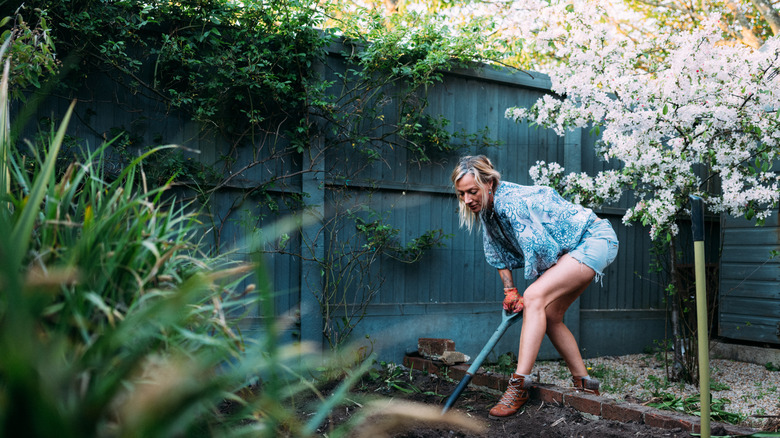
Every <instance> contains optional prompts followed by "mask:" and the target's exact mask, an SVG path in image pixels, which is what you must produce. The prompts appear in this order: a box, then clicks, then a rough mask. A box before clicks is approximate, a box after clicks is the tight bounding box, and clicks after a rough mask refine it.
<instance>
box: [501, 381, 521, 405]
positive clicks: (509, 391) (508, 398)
mask: <svg viewBox="0 0 780 438" xmlns="http://www.w3.org/2000/svg"><path fill="white" fill-rule="evenodd" d="M520 382H521V381H520V380H519V379H517V380H515V379H512V380H510V381H509V385H508V386H507V388H506V392H504V395H502V396H501V400H499V401H498V404H500V405H504V406H506V407H508V408H511V407H512V405H513V404H514V403H515V399H518V398H521V397H523V396H524V394H525V390H523V389H522V383H520ZM513 383H514V384H515V385H513Z"/></svg>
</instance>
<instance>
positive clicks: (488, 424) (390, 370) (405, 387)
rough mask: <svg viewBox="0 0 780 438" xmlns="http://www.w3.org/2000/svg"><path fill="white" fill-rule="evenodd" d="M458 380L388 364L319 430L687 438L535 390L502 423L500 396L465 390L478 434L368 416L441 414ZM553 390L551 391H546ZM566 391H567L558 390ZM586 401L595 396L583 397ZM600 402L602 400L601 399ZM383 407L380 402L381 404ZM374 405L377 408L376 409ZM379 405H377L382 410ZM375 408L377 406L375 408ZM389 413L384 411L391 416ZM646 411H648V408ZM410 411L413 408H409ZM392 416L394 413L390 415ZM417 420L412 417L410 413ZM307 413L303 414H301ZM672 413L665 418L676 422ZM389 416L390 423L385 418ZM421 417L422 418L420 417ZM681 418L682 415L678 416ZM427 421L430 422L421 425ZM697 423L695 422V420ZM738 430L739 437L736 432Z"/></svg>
mask: <svg viewBox="0 0 780 438" xmlns="http://www.w3.org/2000/svg"><path fill="white" fill-rule="evenodd" d="M457 383H458V382H457V380H454V379H451V378H446V377H440V376H438V375H436V374H433V373H430V372H425V371H421V370H418V369H409V368H407V367H403V366H396V365H388V366H385V367H383V368H382V369H381V370H380V371H379V372H375V373H372V375H370V376H366V377H365V378H363V379H362V380H361V382H360V383H359V384H358V385H357V386H356V387H355V389H354V392H353V397H350V398H349V399H348V403H347V404H346V405H344V406H341V407H339V408H337V409H336V410H334V411H333V413H332V415H331V417H330V418H329V419H328V420H327V421H326V422H325V423H324V424H323V426H322V427H321V428H320V430H319V431H318V432H319V433H320V434H322V435H325V434H328V435H329V432H330V431H331V430H333V428H335V427H336V426H338V425H343V424H345V423H346V422H348V421H356V418H360V417H361V416H368V417H369V419H368V420H367V421H362V422H357V423H356V426H355V428H354V429H353V433H352V435H353V436H355V437H362V436H369V434H370V435H371V436H378V435H377V431H378V430H382V431H385V432H386V434H385V435H384V436H397V437H409V438H411V437H442V436H445V437H488V438H490V437H574V436H576V437H637V436H642V437H651V438H652V437H673V438H674V437H690V436H691V432H690V430H686V429H685V427H681V426H680V424H685V423H673V422H669V421H667V420H664V418H667V417H663V416H661V417H659V420H658V421H660V423H657V424H661V425H663V426H665V427H654V426H651V425H649V424H646V423H644V422H643V421H642V420H639V421H637V420H636V419H629V418H624V420H623V421H620V420H615V419H606V418H603V417H601V416H598V415H593V414H589V413H587V412H582V411H581V410H578V409H576V408H575V407H574V406H572V405H568V404H567V403H563V402H560V401H557V400H548V401H545V400H543V399H542V398H540V397H539V391H538V390H536V391H535V395H533V396H532V398H531V400H530V401H529V403H528V404H527V405H526V406H525V408H524V409H523V410H522V411H521V412H519V413H518V414H516V415H514V416H512V417H509V418H506V419H501V420H494V419H490V418H488V415H487V413H488V411H489V410H490V408H491V407H492V406H493V405H494V404H495V403H496V400H497V399H498V397H499V392H498V391H495V390H490V389H484V388H481V387H480V388H477V387H474V386H470V387H468V388H467V389H466V390H465V391H464V392H463V394H462V395H461V396H460V397H459V399H458V401H457V403H456V405H455V408H454V410H455V411H456V412H458V413H460V414H462V415H463V416H465V418H466V419H467V421H468V422H472V423H473V424H474V425H481V426H482V427H483V431H482V432H474V431H464V430H461V429H459V428H456V427H452V426H449V425H441V424H439V425H436V424H433V425H431V424H429V423H430V422H435V421H436V420H437V418H436V415H434V414H431V413H430V412H428V413H427V414H425V413H423V412H422V409H418V410H417V412H413V414H411V415H410V414H401V415H398V414H397V413H396V414H393V415H388V416H383V415H381V413H382V408H379V409H378V413H373V414H372V413H369V412H368V411H369V409H366V406H368V405H370V404H371V400H372V399H379V398H381V399H383V400H390V401H391V402H394V403H399V402H400V403H404V402H417V403H422V404H424V405H427V406H429V407H434V408H435V409H432V410H431V412H434V411H435V412H440V410H441V407H442V405H443V404H444V402H445V401H446V399H447V398H448V397H449V395H450V394H452V391H453V390H454V389H455V386H456V385H457ZM550 388H552V389H553V390H554V389H555V387H550ZM558 389H559V390H560V391H563V392H566V391H567V390H566V389H560V388H558ZM582 397H584V398H586V399H587V398H588V397H593V396H588V395H582ZM601 398H603V397H601ZM383 403H384V402H383ZM374 406H376V405H374ZM380 406H381V405H380ZM375 409H376V407H375ZM389 409H390V408H388V411H389ZM647 409H648V410H649V408H647ZM412 411H414V408H412ZM394 412H396V411H394ZM415 413H416V414H419V415H414V414H415ZM303 414H305V413H303ZM674 415H675V414H673V413H670V414H669V417H668V418H674ZM388 417H392V418H388ZM421 417H422V418H421ZM680 417H681V418H682V417H683V416H680ZM425 419H427V420H428V421H424V420H425ZM693 421H695V420H693ZM735 431H738V432H735ZM749 432H750V430H748V429H742V430H741V431H740V430H739V428H736V427H729V428H728V429H727V428H726V427H725V426H724V425H721V424H714V425H713V428H712V435H713V436H726V435H734V434H736V433H749Z"/></svg>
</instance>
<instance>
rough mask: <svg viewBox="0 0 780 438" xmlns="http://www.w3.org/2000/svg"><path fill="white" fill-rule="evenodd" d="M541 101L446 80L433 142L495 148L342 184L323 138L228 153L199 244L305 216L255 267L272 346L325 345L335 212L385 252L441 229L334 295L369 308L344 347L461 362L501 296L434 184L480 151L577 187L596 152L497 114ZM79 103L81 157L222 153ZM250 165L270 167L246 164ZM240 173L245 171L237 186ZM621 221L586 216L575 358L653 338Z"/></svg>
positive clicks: (505, 86)
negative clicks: (86, 149) (457, 136)
mask: <svg viewBox="0 0 780 438" xmlns="http://www.w3.org/2000/svg"><path fill="white" fill-rule="evenodd" d="M340 51H341V50H340V48H339V47H334V49H333V50H332V51H331V52H330V55H329V56H328V57H327V61H326V62H324V63H323V64H322V65H319V66H317V67H316V68H317V69H318V71H319V73H320V74H321V75H322V77H323V79H324V80H333V81H335V82H336V83H338V82H339V80H340V78H341V77H340V76H339V73H343V72H345V71H346V69H347V66H346V64H345V62H346V61H345V59H344V57H343V56H341V55H340ZM352 67H354V66H352ZM549 89H550V82H549V79H548V78H547V77H546V76H544V75H542V74H536V73H531V74H529V73H526V72H518V71H511V70H503V69H494V68H492V67H486V66H476V67H475V68H473V69H468V70H456V71H451V72H447V73H446V74H445V76H444V80H443V81H442V82H440V83H436V84H435V85H433V86H431V87H429V88H428V89H427V91H426V93H425V95H423V96H420V97H421V98H424V99H427V101H428V107H427V109H426V113H427V114H429V115H431V116H433V117H436V118H438V117H443V118H445V119H447V120H449V121H450V125H449V127H448V128H447V129H449V130H450V131H451V132H456V131H461V130H462V131H464V132H468V133H474V132H478V131H482V130H485V129H487V131H485V132H486V133H487V135H488V136H489V137H490V138H493V139H495V140H499V141H500V142H501V143H502V145H501V146H499V147H482V146H479V145H469V146H467V147H465V148H464V149H463V150H460V151H458V152H439V153H436V154H435V155H434V156H433V157H432V158H433V159H432V161H431V162H418V161H415V160H414V159H413V156H412V154H411V152H410V151H409V150H407V149H405V148H392V149H391V148H385V149H383V150H382V157H381V158H382V159H381V160H380V161H376V162H374V163H369V165H368V167H367V168H366V170H364V171H361V172H359V173H357V174H355V177H354V178H350V179H345V178H338V177H334V175H341V174H347V172H346V171H344V172H342V171H341V170H342V169H347V168H348V167H350V166H353V165H355V162H357V161H360V160H361V158H360V148H361V147H362V145H360V144H356V145H351V144H349V145H343V146H341V147H340V148H336V149H325V148H324V144H326V143H327V141H328V140H329V138H328V137H327V135H328V134H326V132H327V130H326V129H325V130H323V131H322V133H321V134H318V135H315V136H313V137H312V139H311V144H310V145H309V146H310V147H309V148H308V149H306V150H304V151H303V153H298V152H294V151H291V150H290V149H289V148H288V145H287V144H286V143H285V142H284V141H277V140H278V139H275V138H272V137H266V138H263V139H256V142H257V143H256V144H255V146H256V147H249V148H244V149H242V152H239V154H238V156H237V159H236V161H235V162H233V163H232V164H231V167H230V168H228V169H226V170H224V171H225V172H232V171H236V172H237V176H236V177H235V178H232V179H231V180H230V183H229V184H225V185H224V186H223V187H221V188H220V189H219V190H217V191H215V192H214V193H213V194H212V195H211V197H210V198H209V202H208V204H207V205H206V206H205V208H206V209H205V211H204V217H207V218H209V219H210V223H211V225H212V228H211V229H208V230H206V232H205V233H204V237H205V240H204V242H210V243H209V244H210V245H213V246H214V248H215V249H218V250H220V251H223V252H224V251H228V250H230V251H233V256H234V257H239V258H241V257H248V250H247V249H246V248H245V246H243V244H244V243H245V242H246V241H247V238H248V237H249V236H252V235H253V234H255V233H256V232H257V231H258V230H263V231H265V232H267V233H270V231H269V230H270V229H271V225H270V224H272V223H276V222H277V221H278V220H279V219H280V218H284V217H285V216H286V215H287V214H288V213H291V212H293V211H303V212H305V214H304V216H305V217H307V218H309V221H307V222H306V223H305V225H304V227H303V229H302V230H301V232H300V233H296V232H292V233H288V236H289V240H287V241H286V246H285V250H284V251H283V252H278V251H277V252H275V253H269V254H267V257H266V267H267V269H268V271H269V273H270V274H271V276H272V278H273V282H274V290H275V292H276V296H275V304H276V307H277V311H278V313H279V314H289V315H292V316H293V320H294V323H293V325H291V326H290V327H289V328H288V330H286V331H285V332H284V337H285V339H286V340H294V339H304V340H309V341H313V342H315V343H317V344H320V345H323V346H325V344H326V343H325V339H324V338H323V330H325V329H327V328H328V327H326V325H328V324H331V323H332V322H333V321H338V317H337V316H336V317H332V318H331V319H330V320H329V319H325V318H323V316H322V312H321V308H320V303H319V301H318V300H317V297H319V296H321V295H322V293H323V290H324V288H325V287H326V285H325V284H324V283H325V276H324V272H323V265H322V263H321V262H318V260H320V261H321V260H323V259H325V258H327V257H329V256H333V254H334V252H335V251H338V248H339V245H342V244H343V243H344V242H347V241H349V239H350V238H353V237H354V234H355V232H356V231H355V227H354V221H353V222H352V223H349V222H347V223H342V224H341V225H339V226H336V225H334V224H332V223H331V222H330V220H331V219H332V218H334V217H335V216H337V215H338V214H339V213H343V212H344V211H346V209H352V210H353V211H356V212H358V213H356V215H355V217H358V218H364V219H366V218H369V217H370V214H371V213H373V214H375V215H378V216H379V217H382V218H383V221H384V222H385V223H387V224H389V225H390V226H392V227H393V228H395V229H397V230H399V233H398V235H397V236H396V238H397V240H398V241H399V242H400V243H401V244H406V243H408V242H410V241H411V240H412V239H414V238H415V237H417V236H419V235H421V234H422V233H424V232H425V231H427V230H432V229H441V230H442V231H443V233H445V234H447V235H450V236H451V237H450V238H447V239H445V241H444V246H443V247H440V248H434V249H432V250H430V251H428V252H427V253H425V254H424V255H423V257H422V258H421V260H419V261H417V262H416V263H412V264H407V263H403V262H399V261H397V260H394V259H393V258H390V257H382V258H380V259H378V260H376V261H375V262H374V263H372V264H370V266H369V267H368V268H367V272H368V273H369V274H370V275H369V276H363V277H361V275H363V274H366V272H354V273H353V275H352V280H354V281H357V282H358V283H356V284H352V285H350V286H348V287H346V289H348V290H347V294H346V295H347V297H348V298H349V299H353V300H355V299H356V300H357V301H355V302H351V303H350V304H349V305H347V306H346V307H344V308H340V309H336V310H338V311H341V312H343V311H345V309H346V310H347V311H349V310H352V311H358V312H360V311H361V307H360V302H361V294H363V293H370V294H372V295H373V298H372V300H371V302H370V303H369V304H368V306H366V307H365V308H364V309H363V310H364V311H365V317H364V318H363V320H362V321H360V322H359V323H358V324H357V325H356V326H355V327H354V329H353V331H352V333H351V339H352V340H354V341H356V342H359V343H363V344H366V345H367V346H368V347H369V348H370V349H373V350H374V351H375V352H377V353H378V354H379V357H380V359H382V360H387V361H400V360H401V357H402V355H403V353H405V352H407V351H410V350H415V349H416V343H417V339H418V338H420V337H444V338H451V339H453V340H455V342H456V346H457V349H458V350H460V351H462V352H464V353H466V354H471V355H472V356H473V355H475V354H476V353H477V352H478V351H479V350H480V349H481V346H482V345H483V344H484V343H485V342H486V341H487V339H488V337H489V336H490V335H491V334H492V332H493V331H494V330H495V327H496V326H497V324H498V322H499V320H500V309H501V300H502V298H503V295H502V289H501V284H500V282H499V278H498V275H497V273H496V272H495V270H494V269H492V268H490V267H489V266H488V265H487V263H486V262H485V260H484V256H483V252H482V243H481V242H482V241H481V236H480V234H479V232H473V233H469V232H468V231H466V230H463V229H459V227H458V223H457V215H456V209H457V204H456V199H455V196H454V194H453V190H452V188H451V185H450V182H449V174H450V172H451V170H452V167H453V164H454V163H455V162H456V161H457V159H458V157H459V156H460V155H461V154H466V153H485V154H487V155H488V156H490V157H491V158H492V159H493V160H494V162H495V163H496V164H497V167H498V170H499V171H500V172H501V173H502V175H503V179H504V180H507V181H513V182H517V183H520V184H530V183H531V181H530V178H529V176H528V169H529V167H530V166H532V165H533V164H534V163H535V162H536V161H539V160H543V161H547V162H552V161H554V162H558V163H560V164H561V165H563V166H564V167H565V168H566V171H567V172H569V171H574V172H587V173H589V174H593V173H594V172H597V171H598V170H600V169H603V168H606V167H607V166H610V165H611V164H610V163H604V162H602V161H600V160H599V159H598V158H597V157H596V155H595V152H594V144H595V141H596V139H595V138H593V137H592V136H591V135H590V134H589V133H588V132H587V131H582V130H578V131H574V132H571V133H568V134H567V135H566V136H565V137H558V136H557V135H556V134H555V133H553V132H552V131H551V130H547V129H541V128H535V127H530V126H528V125H527V124H516V123H514V122H512V121H510V120H507V119H505V118H504V111H505V109H506V108H508V107H510V106H515V105H517V106H529V105H532V104H533V103H534V101H535V100H536V99H537V98H539V97H540V96H542V95H543V94H545V93H549ZM392 96H393V94H392V90H388V93H387V96H386V99H385V100H384V101H383V102H381V105H382V114H383V117H384V118H385V119H386V121H387V123H390V124H392V123H396V122H397V118H398V114H399V108H398V102H396V101H393V99H392ZM79 99H80V103H79V104H78V105H77V107H76V113H77V117H76V118H75V120H74V122H73V123H72V124H71V127H70V135H72V136H73V137H74V138H77V139H83V140H84V141H86V142H87V143H89V144H91V145H95V144H97V143H99V142H101V141H103V140H104V139H106V138H109V137H110V136H111V132H113V131H116V130H123V131H127V132H129V133H130V134H131V135H132V138H134V139H136V140H135V141H137V142H139V143H141V144H147V145H148V144H159V143H176V144H181V145H183V146H185V147H187V148H188V149H189V150H194V151H199V153H197V154H195V153H185V154H184V156H183V159H184V160H194V161H197V162H202V163H206V164H214V163H217V162H218V161H219V160H220V155H221V151H222V150H224V148H225V147H227V145H226V142H225V140H224V139H220V138H217V137H215V136H213V135H210V134H208V133H207V132H205V131H204V130H203V129H201V128H202V127H200V126H197V125H196V124H195V123H193V122H192V121H190V120H189V119H188V118H187V117H186V116H185V115H181V114H177V113H171V112H169V111H168V109H167V108H165V106H164V105H163V104H162V103H161V102H159V101H156V100H154V99H153V98H151V97H149V96H143V95H138V94H130V93H127V92H125V91H124V90H123V89H122V88H121V87H120V86H118V85H117V84H116V83H115V82H113V81H109V80H107V79H105V78H103V77H102V76H100V75H99V74H95V75H94V76H93V77H90V78H89V79H88V80H86V81H85V83H84V86H83V89H81V90H80V91H79ZM66 104H67V102H66V101H65V100H62V99H57V98H51V99H49V100H48V101H47V103H46V105H44V106H42V107H41V108H39V109H38V111H37V114H38V115H39V117H49V116H51V117H54V118H55V119H56V117H57V115H58V114H62V113H63V112H64V106H65V105H66ZM379 104H380V103H377V105H379ZM394 118H395V119H394ZM324 128H327V126H325V127H324ZM112 130H113V131H112ZM259 145H262V146H263V147H262V148H261V147H259ZM264 148H265V149H264ZM269 148H272V149H273V154H271V153H269V151H268V150H269ZM258 156H264V157H273V159H269V160H258V158H257V157H258ZM247 163H255V164H253V165H252V166H251V167H250V168H248V169H244V170H243V171H240V172H239V170H240V169H242V168H244V167H245V165H246V164H247ZM363 164H364V163H363ZM613 164H614V163H613ZM274 175H277V176H278V175H288V177H286V178H284V179H283V183H280V184H279V185H277V186H275V187H273V188H270V189H268V190H264V191H257V190H256V189H257V187H258V186H260V185H262V183H263V182H264V181H267V180H268V178H269V176H274ZM223 176H224V175H223ZM291 200H294V201H295V202H292V201H291ZM626 202H627V201H626ZM301 207H303V208H302V209H301ZM625 208H626V203H625V202H623V203H621V204H618V205H613V206H608V207H604V208H602V209H601V210H599V211H597V214H598V215H599V216H601V217H603V218H606V219H609V220H610V222H611V223H612V224H613V226H614V227H615V229H616V231H617V234H618V238H619V240H620V251H619V254H618V258H617V260H616V261H615V262H614V263H613V264H612V265H611V266H610V267H609V268H608V270H607V272H606V275H605V277H604V279H603V285H599V284H593V285H592V286H590V287H589V288H588V290H587V291H586V292H585V293H584V294H583V296H582V298H581V299H579V300H578V301H577V302H576V303H575V304H574V305H573V306H572V307H571V309H570V311H569V312H568V313H567V315H566V322H567V323H568V325H569V327H570V328H571V330H572V332H573V333H574V335H575V337H576V338H577V339H578V340H579V342H580V345H581V347H582V349H583V352H584V355H585V356H586V357H594V356H598V355H616V354H627V353H638V352H642V351H643V350H645V349H647V348H650V347H653V346H654V343H655V341H657V340H661V339H663V338H664V337H665V334H666V333H665V332H666V324H665V318H666V316H665V310H664V309H665V301H664V293H663V289H664V285H663V284H661V283H660V280H659V276H658V275H657V274H656V273H654V272H652V271H651V270H650V268H649V267H650V265H651V262H652V260H653V256H652V254H651V242H650V240H649V237H648V230H647V229H645V228H643V227H639V226H630V227H627V226H624V225H623V224H622V223H621V218H622V216H623V214H624V212H625ZM708 231H709V234H708V236H707V239H708V240H707V247H708V257H709V258H710V260H715V258H714V257H715V256H716V255H717V249H718V241H719V223H718V222H717V221H716V222H709V226H708ZM277 248H278V245H277ZM289 253H296V254H298V255H299V256H292V255H289ZM515 277H516V279H517V280H521V281H518V282H519V286H521V287H522V286H523V281H522V273H521V272H516V273H515ZM250 281H251V280H250ZM361 286H365V288H363V289H361ZM366 291H368V292H366ZM240 326H241V327H242V329H243V333H244V335H245V336H247V337H250V338H251V337H253V336H255V335H256V334H257V333H258V331H259V330H260V327H262V324H261V323H260V320H259V316H258V312H257V310H256V309H247V312H246V313H245V314H243V315H242V316H241V321H240ZM519 331H520V325H516V326H515V327H513V328H512V329H510V332H509V333H508V334H507V335H505V336H504V338H503V339H502V340H501V342H500V343H499V345H498V346H497V347H496V350H494V352H495V353H497V354H501V353H504V352H506V351H516V343H517V340H518V339H519ZM553 357H556V353H555V351H554V349H553V348H552V346H551V345H550V344H549V343H548V342H547V341H545V344H544V345H543V348H542V351H541V353H540V358H553Z"/></svg>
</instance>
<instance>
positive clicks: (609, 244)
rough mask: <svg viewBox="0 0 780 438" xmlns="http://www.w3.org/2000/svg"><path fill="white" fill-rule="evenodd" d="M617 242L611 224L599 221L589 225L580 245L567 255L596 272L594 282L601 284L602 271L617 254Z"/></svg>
mask: <svg viewBox="0 0 780 438" xmlns="http://www.w3.org/2000/svg"><path fill="white" fill-rule="evenodd" d="M618 246H619V244H618V240H617V235H616V234H615V230H613V229H612V224H610V223H609V221H608V220H606V219H599V220H596V221H595V222H593V223H592V224H590V226H589V227H588V229H587V230H585V233H583V235H582V239H580V243H579V244H577V246H576V247H575V248H574V249H573V250H572V251H571V252H570V253H569V254H571V256H572V257H574V259H575V260H577V261H578V262H580V263H583V264H584V265H586V266H587V267H589V268H591V269H593V270H594V271H596V277H595V278H594V279H593V280H594V281H596V282H601V277H602V276H603V275H604V269H606V268H607V266H609V264H610V263H612V262H613V261H614V260H615V257H616V256H617V252H618Z"/></svg>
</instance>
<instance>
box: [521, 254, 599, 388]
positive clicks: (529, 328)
mask: <svg viewBox="0 0 780 438" xmlns="http://www.w3.org/2000/svg"><path fill="white" fill-rule="evenodd" d="M595 275H596V273H595V272H594V271H593V269H591V268H589V267H588V266H586V265H584V264H582V263H580V262H579V261H577V260H575V259H574V258H573V257H571V256H570V255H568V254H564V255H563V256H562V257H561V258H560V260H558V263H557V264H556V265H555V266H553V267H551V268H550V269H548V270H547V271H546V272H545V273H544V274H542V276H540V277H539V278H538V279H537V280H536V281H534V282H533V283H532V284H531V285H530V286H529V287H528V288H527V289H526V290H525V293H524V294H523V303H524V305H525V307H524V308H523V328H522V332H521V334H520V351H519V354H518V360H517V370H516V373H518V374H530V373H531V370H532V369H533V365H534V362H536V356H537V355H538V354H539V348H540V347H541V345H542V340H543V339H544V335H545V333H547V332H548V325H547V322H548V315H547V312H548V306H550V305H551V304H553V303H554V302H555V301H558V300H561V301H560V303H558V304H557V305H555V306H553V307H552V308H551V309H550V312H551V313H552V315H551V316H556V318H552V319H553V321H554V320H555V319H557V315H560V319H561V323H560V325H559V324H558V323H557V322H556V323H553V324H551V327H550V328H551V329H552V332H553V334H552V336H551V340H553V338H554V339H555V340H554V341H553V345H555V347H556V349H558V351H559V352H560V353H561V355H562V356H563V357H564V359H565V360H566V362H567V364H569V367H570V370H571V367H572V366H575V368H580V367H581V368H582V370H580V369H576V370H571V371H572V372H577V373H578V374H577V375H587V372H584V373H582V374H579V373H580V372H581V371H584V370H585V365H584V363H582V356H581V355H580V352H579V348H578V347H577V343H576V341H575V340H574V336H573V335H572V334H571V331H569V329H568V328H566V326H565V325H563V322H562V320H563V316H562V313H565V311H566V308H568V306H570V305H571V303H572V302H574V300H575V299H576V298H577V297H578V296H579V295H580V294H581V293H582V292H583V291H584V290H585V288H586V287H587V286H588V284H589V283H590V281H591V280H593V277H594V276H595ZM564 306H565V307H564ZM561 310H562V311H561ZM561 327H563V329H562V328H561ZM574 350H576V353H575V352H574ZM570 361H571V362H570Z"/></svg>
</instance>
